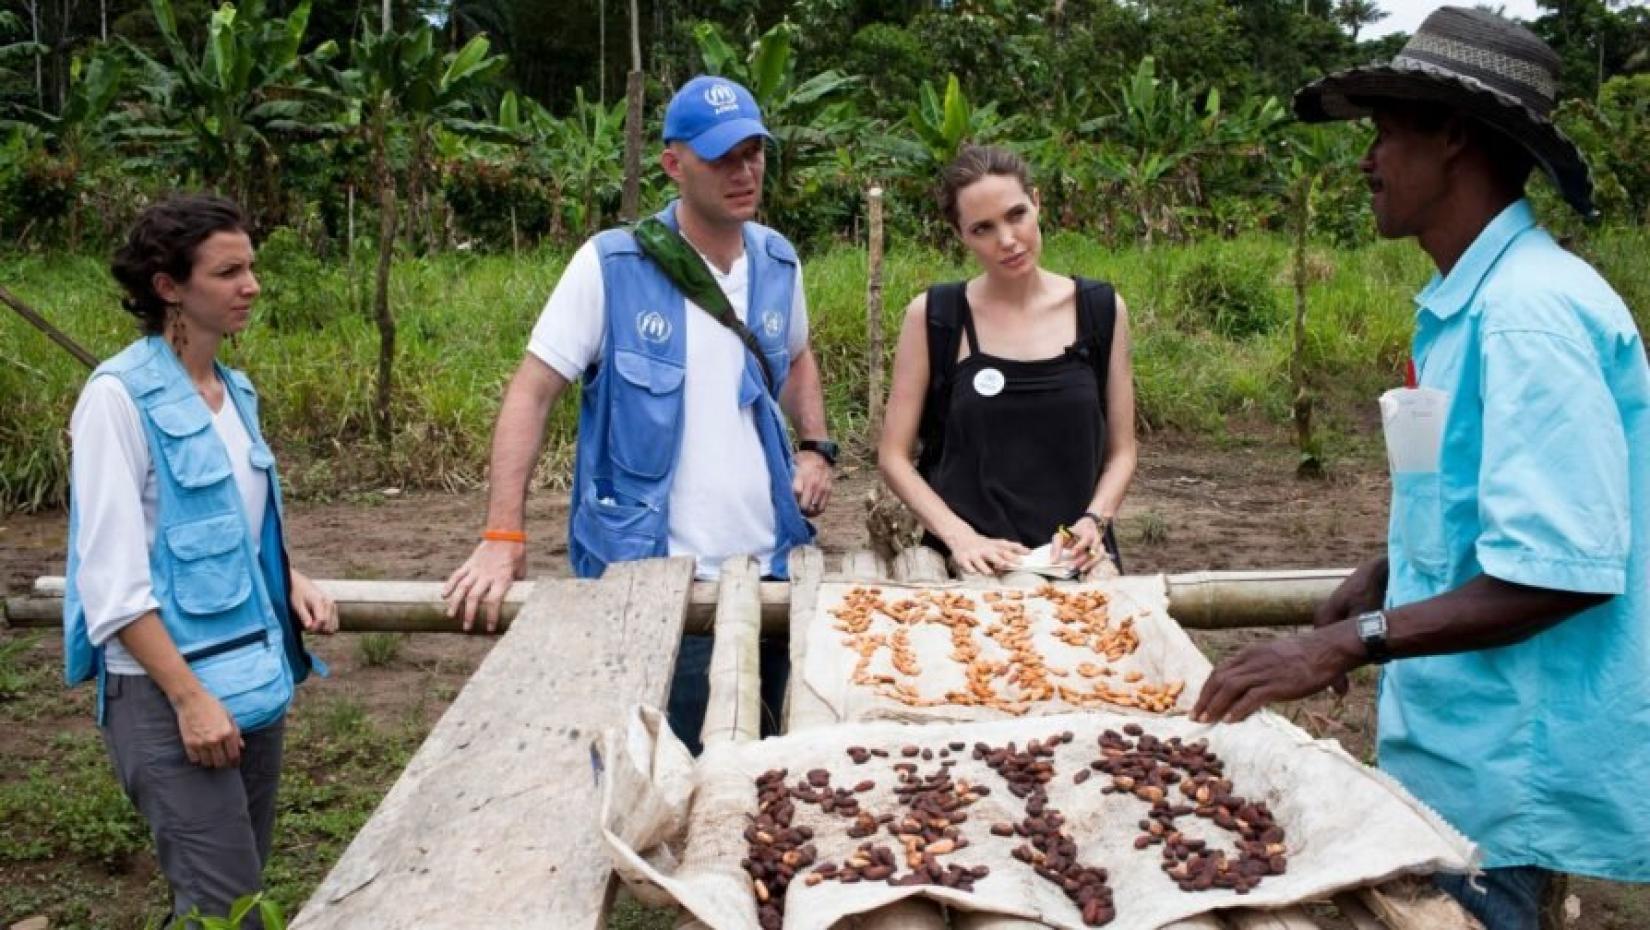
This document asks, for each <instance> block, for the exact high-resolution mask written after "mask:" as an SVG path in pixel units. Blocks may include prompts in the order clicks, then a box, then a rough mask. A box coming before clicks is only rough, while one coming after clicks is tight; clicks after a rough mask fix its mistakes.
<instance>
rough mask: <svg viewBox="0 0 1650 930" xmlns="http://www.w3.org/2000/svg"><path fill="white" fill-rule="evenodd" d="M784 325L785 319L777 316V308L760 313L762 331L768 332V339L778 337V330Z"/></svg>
mask: <svg viewBox="0 0 1650 930" xmlns="http://www.w3.org/2000/svg"><path fill="white" fill-rule="evenodd" d="M784 325H785V321H784V320H781V319H780V318H779V311H778V310H769V311H768V312H767V313H764V314H762V331H763V332H764V333H767V334H768V338H769V339H777V338H779V330H780V328H781V327H783V326H784Z"/></svg>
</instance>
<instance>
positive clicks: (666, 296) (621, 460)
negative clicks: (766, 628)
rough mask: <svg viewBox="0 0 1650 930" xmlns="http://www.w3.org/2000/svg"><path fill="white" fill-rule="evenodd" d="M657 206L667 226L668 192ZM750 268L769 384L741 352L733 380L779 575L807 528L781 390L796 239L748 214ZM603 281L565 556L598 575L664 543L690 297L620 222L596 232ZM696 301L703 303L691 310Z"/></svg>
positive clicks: (585, 574) (752, 319)
mask: <svg viewBox="0 0 1650 930" xmlns="http://www.w3.org/2000/svg"><path fill="white" fill-rule="evenodd" d="M659 218H660V219H661V220H663V221H664V222H665V223H666V224H667V225H669V226H670V227H671V228H672V229H676V228H678V227H677V223H676V204H675V203H674V202H672V203H671V204H670V205H669V206H667V207H665V209H664V210H663V211H661V212H660V213H659ZM744 236H745V257H746V265H747V267H748V269H749V271H750V292H749V294H750V300H749V303H748V305H747V310H746V314H745V322H746V325H747V326H749V327H750V329H751V332H753V333H754V334H755V335H756V338H757V341H758V343H760V345H761V347H762V353H763V355H764V356H766V358H767V362H768V367H769V368H770V369H771V370H772V371H773V376H774V393H773V394H772V395H770V394H769V393H768V392H767V389H766V386H765V385H764V384H763V381H762V371H761V368H760V367H758V364H757V362H756V360H755V359H754V358H752V357H751V355H750V353H749V352H746V353H745V372H744V377H743V379H742V380H741V382H740V385H739V404H740V406H751V407H752V409H753V413H754V415H755V420H756V431H757V434H758V436H759V437H760V439H761V441H762V452H763V457H764V460H765V461H766V464H767V473H768V484H769V489H768V490H769V495H770V497H771V498H772V500H773V510H774V525H775V530H776V537H777V538H776V539H775V541H774V557H773V566H772V571H773V573H774V574H775V575H777V576H778V577H781V578H784V577H788V566H787V561H788V557H789V554H790V550H791V549H792V548H794V547H796V546H799V545H803V544H806V543H807V542H809V541H811V540H812V539H813V535H814V530H813V527H812V526H810V525H809V524H808V521H807V520H806V519H804V518H803V516H802V511H801V509H800V508H799V507H798V506H797V503H796V496H795V494H793V493H792V491H791V481H792V477H793V470H794V466H793V463H792V461H791V451H790V449H791V446H790V437H789V434H787V433H786V431H785V418H784V415H783V414H782V413H781V412H780V409H779V402H778V399H777V398H778V394H779V392H780V390H781V388H782V386H783V385H784V383H785V377H786V375H787V374H789V372H790V367H791V356H790V350H789V336H790V325H791V301H792V297H793V296H794V294H795V288H796V280H797V268H798V265H799V262H798V259H797V256H796V250H795V249H793V248H792V247H791V244H790V243H789V242H787V241H785V237H783V236H781V235H780V234H779V233H777V232H775V231H773V230H771V229H769V228H767V227H766V226H762V225H759V224H757V223H746V224H745V233H744ZM596 252H597V254H598V255H599V256H600V259H601V265H602V286H603V288H604V289H605V293H606V307H605V315H606V327H607V328H606V338H605V339H604V344H603V349H602V357H601V361H600V362H598V363H597V364H596V365H594V366H592V368H591V369H590V370H589V371H587V372H585V374H584V378H583V380H582V385H583V390H582V397H581V400H580V406H579V446H578V455H577V459H576V461H575V465H574V473H573V502H572V503H573V512H572V516H571V518H570V519H569V521H568V523H569V526H568V544H567V551H568V559H569V561H571V562H572V565H573V571H574V573H576V574H577V575H578V576H579V577H581V578H596V577H599V576H600V575H601V574H602V572H603V571H605V570H606V569H607V566H609V565H612V564H613V563H615V562H628V561H631V560H634V559H647V558H654V557H658V556H664V555H666V554H668V551H669V544H670V487H671V479H672V478H673V477H674V475H675V472H676V458H677V452H678V451H679V450H680V449H681V446H682V419H683V410H682V393H683V389H682V384H683V379H684V378H685V376H686V373H687V325H686V323H687V321H686V313H687V302H686V300H685V299H684V298H683V296H682V294H681V292H680V291H678V290H677V289H676V287H675V286H674V285H672V284H671V283H670V280H669V279H668V278H666V277H665V276H664V274H663V273H662V272H660V271H659V269H658V267H657V266H656V265H654V263H653V262H652V261H651V260H650V259H648V257H647V256H646V255H644V254H643V253H642V250H641V248H640V247H639V246H638V245H637V244H636V239H635V237H634V236H633V235H631V233H630V231H629V230H625V229H610V230H608V231H606V232H603V233H601V234H600V235H598V236H597V237H596ZM693 312H695V313H700V312H702V311H700V310H694V311H693Z"/></svg>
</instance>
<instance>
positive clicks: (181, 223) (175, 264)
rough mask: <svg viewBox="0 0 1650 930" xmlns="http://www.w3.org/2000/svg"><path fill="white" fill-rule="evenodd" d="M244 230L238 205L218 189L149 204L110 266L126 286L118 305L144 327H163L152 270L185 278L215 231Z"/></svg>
mask: <svg viewBox="0 0 1650 930" xmlns="http://www.w3.org/2000/svg"><path fill="white" fill-rule="evenodd" d="M244 231H246V217H245V216H244V215H243V214H242V213H241V208H240V207H237V206H236V205H235V203H234V201H232V200H228V199H225V198H223V197H219V196H218V195H216V194H180V195H177V196H173V197H168V198H166V199H165V200H162V201H159V202H158V203H154V204H151V205H150V206H149V207H148V208H146V209H145V210H144V211H143V212H142V213H141V214H139V215H138V218H137V222H136V223H134V224H133V225H132V231H131V232H130V233H129V234H128V235H127V237H126V244H125V245H122V246H121V247H120V248H119V249H117V250H115V257H114V261H113V262H111V263H110V266H109V270H110V271H111V272H113V273H114V276H115V280H116V281H119V282H120V286H121V287H122V288H124V289H125V291H126V296H125V297H124V298H122V299H121V302H120V305H121V306H122V307H124V308H125V309H126V312H127V313H130V314H131V315H133V316H135V317H137V320H138V326H139V327H141V328H142V330H143V331H144V332H145V333H148V334H150V335H158V334H159V333H161V332H162V331H163V330H164V329H165V328H166V311H167V307H166V302H165V301H163V300H161V299H160V295H159V294H157V293H155V283H154V282H155V275H157V274H166V275H170V276H171V277H172V279H173V280H176V281H180V282H181V281H187V280H189V275H190V272H191V271H193V270H194V267H195V250H196V249H197V248H199V247H200V244H201V243H202V242H205V241H206V240H207V239H208V238H210V237H211V235H212V234H213V233H217V232H244Z"/></svg>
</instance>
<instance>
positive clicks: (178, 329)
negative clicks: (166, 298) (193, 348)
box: [167, 304, 189, 354]
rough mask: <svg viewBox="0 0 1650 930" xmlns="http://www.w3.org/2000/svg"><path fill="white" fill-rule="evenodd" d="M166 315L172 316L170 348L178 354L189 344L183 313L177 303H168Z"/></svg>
mask: <svg viewBox="0 0 1650 930" xmlns="http://www.w3.org/2000/svg"><path fill="white" fill-rule="evenodd" d="M167 315H168V316H170V317H171V318H172V348H174V349H176V350H177V351H178V352H179V353H180V354H181V353H182V352H183V350H184V349H185V348H186V347H188V345H189V330H188V328H187V327H185V326H184V325H183V314H182V313H180V312H179V311H178V305H177V304H169V305H168V310H167Z"/></svg>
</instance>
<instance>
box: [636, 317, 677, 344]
mask: <svg viewBox="0 0 1650 930" xmlns="http://www.w3.org/2000/svg"><path fill="white" fill-rule="evenodd" d="M636 332H637V333H638V334H639V335H641V337H642V338H643V339H645V340H647V341H648V342H665V341H666V340H668V339H670V321H669V320H667V319H665V315H664V314H663V313H660V312H659V311H657V310H649V311H648V312H646V313H644V314H642V315H641V316H639V317H637V318H636Z"/></svg>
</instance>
